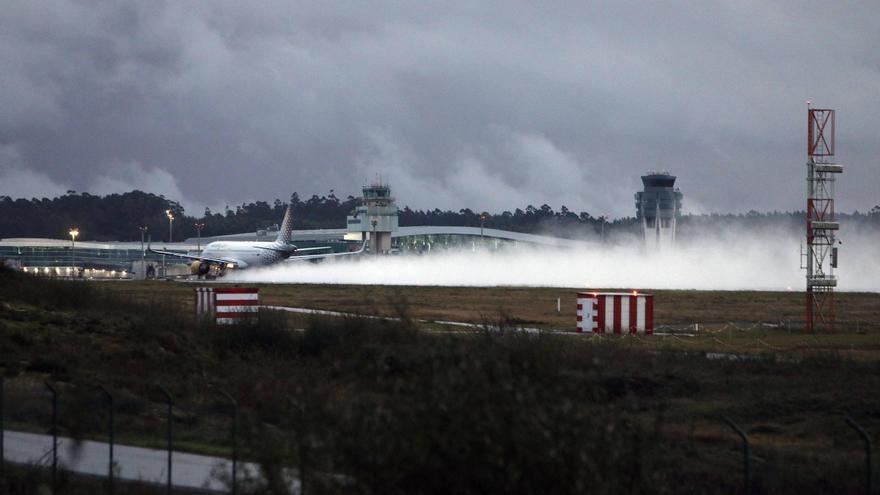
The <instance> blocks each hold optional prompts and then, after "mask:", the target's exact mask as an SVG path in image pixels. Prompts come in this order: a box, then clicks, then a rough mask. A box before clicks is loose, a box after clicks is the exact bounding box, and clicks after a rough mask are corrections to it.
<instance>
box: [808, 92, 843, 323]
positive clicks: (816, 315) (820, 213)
mask: <svg viewBox="0 0 880 495" xmlns="http://www.w3.org/2000/svg"><path fill="white" fill-rule="evenodd" d="M834 125H835V119H834V110H828V109H818V108H809V107H808V109H807V251H806V253H805V254H806V260H805V267H804V268H806V270H807V301H806V303H807V304H806V309H807V312H806V329H807V331H808V332H812V331H815V330H819V329H821V330H823V331H826V332H831V331H834V287H836V286H837V277H835V276H834V268H836V267H837V246H836V242H837V241H836V238H835V235H836V233H837V231H838V230H839V229H840V224H838V223H837V222H836V221H835V219H834V182H835V179H836V177H837V174H840V173H842V172H843V166H842V165H838V164H835V163H834Z"/></svg>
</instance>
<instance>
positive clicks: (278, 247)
mask: <svg viewBox="0 0 880 495" xmlns="http://www.w3.org/2000/svg"><path fill="white" fill-rule="evenodd" d="M295 251H296V246H294V245H292V244H287V245H282V244H278V243H274V242H245V241H215V242H212V243H210V244H208V245H207V246H205V249H204V250H203V251H202V253H201V255H202V256H204V257H206V258H219V259H228V260H235V264H236V265H237V268H246V267H248V266H266V265H271V264H273V263H277V262H279V261H281V260H284V259H287V258H289V257H290V255H292V254H293V253H294V252H295Z"/></svg>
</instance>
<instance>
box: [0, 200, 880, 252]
mask: <svg viewBox="0 0 880 495" xmlns="http://www.w3.org/2000/svg"><path fill="white" fill-rule="evenodd" d="M288 203H289V204H291V205H292V206H293V214H294V225H295V228H296V229H323V228H341V227H344V225H345V217H346V215H349V214H350V213H351V211H352V210H354V208H355V207H356V206H357V205H359V204H360V198H355V197H353V196H350V195H349V196H347V197H346V198H344V199H340V198H339V197H337V196H336V195H335V194H334V192H333V191H332V190H331V191H330V193H329V194H327V195H322V196H318V195H312V196H311V197H310V198H308V199H305V200H303V199H301V198H300V196H299V195H298V194H297V193H293V194H292V195H291V196H290V198H288V199H287V202H284V201H282V200H280V199H275V200H274V201H273V202H271V203H269V202H266V201H255V202H252V203H244V204H241V205H237V206H235V207H234V208H230V207H227V208H225V211H223V212H213V211H211V210H210V209H205V211H204V212H202V214H201V215H188V214H187V213H186V212H185V211H184V208H183V206H181V204H180V203H179V202H177V201H174V200H171V199H168V198H165V197H164V196H161V195H156V194H152V193H148V192H143V191H137V190H136V191H130V192H126V193H121V194H109V195H106V196H99V195H93V194H89V193H79V194H78V193H76V192H74V191H68V192H67V194H65V195H62V196H59V197H56V198H52V199H48V198H42V199H38V198H33V199H12V198H10V197H8V196H0V238H10V237H48V238H66V237H67V236H68V230H69V229H70V228H72V227H77V228H78V229H79V231H80V237H79V239H81V240H96V241H113V240H119V241H135V240H140V238H141V228H142V227H145V230H144V232H145V235H147V236H150V237H151V238H152V239H153V240H154V241H167V240H168V236H169V230H170V231H171V234H172V235H173V239H175V240H183V239H186V238H190V237H196V235H197V226H198V225H201V226H202V227H201V235H202V236H203V237H207V236H215V235H224V234H238V233H242V232H253V231H256V230H259V229H266V228H269V227H272V226H274V225H277V224H279V223H280V222H281V218H282V217H283V215H284V211H285V209H286V208H287V204H288ZM167 212H170V213H171V215H172V216H173V217H174V220H173V221H169V218H168V213H167ZM399 215H400V216H399V222H400V225H401V226H417V225H429V226H430V225H434V226H440V225H442V226H468V227H480V226H483V227H485V228H491V229H501V230H510V231H516V232H525V233H541V234H547V235H555V236H560V237H572V238H579V237H590V236H597V235H614V234H617V233H623V232H636V231H637V230H638V229H639V228H640V224H639V221H638V220H636V218H634V217H624V218H614V219H612V218H604V217H603V216H593V215H591V214H590V213H588V212H585V211H582V212H574V211H571V210H569V209H568V208H567V207H566V206H564V205H563V206H561V207H560V208H559V210H558V211H557V210H554V209H553V208H552V207H551V206H549V205H547V204H543V205H541V206H538V207H535V206H532V205H528V206H526V207H525V208H523V209H520V208H516V209H515V210H513V211H502V212H500V213H489V212H485V211H481V212H477V211H473V210H471V209H469V208H462V209H460V210H458V211H453V210H441V209H439V208H435V209H428V210H414V209H412V208H410V207H409V206H404V207H403V208H401V209H400V214H399ZM838 217H839V218H840V220H841V222H853V223H855V224H857V226H866V227H872V228H880V205H877V206H875V207H873V208H872V209H871V210H869V211H868V212H866V213H859V212H853V213H851V214H839V215H838ZM780 222H782V224H784V225H787V226H790V228H792V229H795V228H801V227H802V226H803V222H804V212H803V211H794V212H776V211H774V212H769V213H761V212H757V211H754V210H753V211H750V212H748V213H745V214H714V213H713V214H703V215H684V216H682V217H681V218H680V219H679V226H678V228H679V232H680V234H681V235H684V236H687V235H688V232H690V231H693V230H696V229H700V230H702V229H711V228H728V227H731V226H734V227H736V226H739V227H743V228H747V229H749V228H763V227H767V228H773V227H774V226H778V225H780ZM169 227H170V229H169Z"/></svg>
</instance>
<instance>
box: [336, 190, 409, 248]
mask: <svg viewBox="0 0 880 495" xmlns="http://www.w3.org/2000/svg"><path fill="white" fill-rule="evenodd" d="M397 225H398V217H397V206H396V205H395V204H394V198H393V197H391V187H389V186H388V185H387V184H382V183H378V182H377V183H373V184H370V185H368V186H364V187H363V198H362V199H361V205H360V206H358V207H357V208H355V210H354V211H353V212H351V215H349V216H348V217H347V218H346V226H347V228H348V231H349V232H350V233H356V232H357V233H361V234H362V235H366V238H367V239H369V240H370V243H369V248H370V252H371V253H373V254H379V253H387V252H389V251H391V233H392V232H395V231H397Z"/></svg>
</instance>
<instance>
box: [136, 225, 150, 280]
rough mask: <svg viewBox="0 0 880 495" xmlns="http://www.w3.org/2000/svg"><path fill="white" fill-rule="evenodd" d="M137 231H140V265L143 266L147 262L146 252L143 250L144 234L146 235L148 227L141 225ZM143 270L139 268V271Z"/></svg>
mask: <svg viewBox="0 0 880 495" xmlns="http://www.w3.org/2000/svg"><path fill="white" fill-rule="evenodd" d="M138 230H140V231H141V265H143V263H144V262H146V261H147V251H146V250H145V249H144V234H146V232H147V230H149V227H147V226H146V225H141V226H140V227H138ZM143 269H144V267H143V266H141V270H143Z"/></svg>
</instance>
